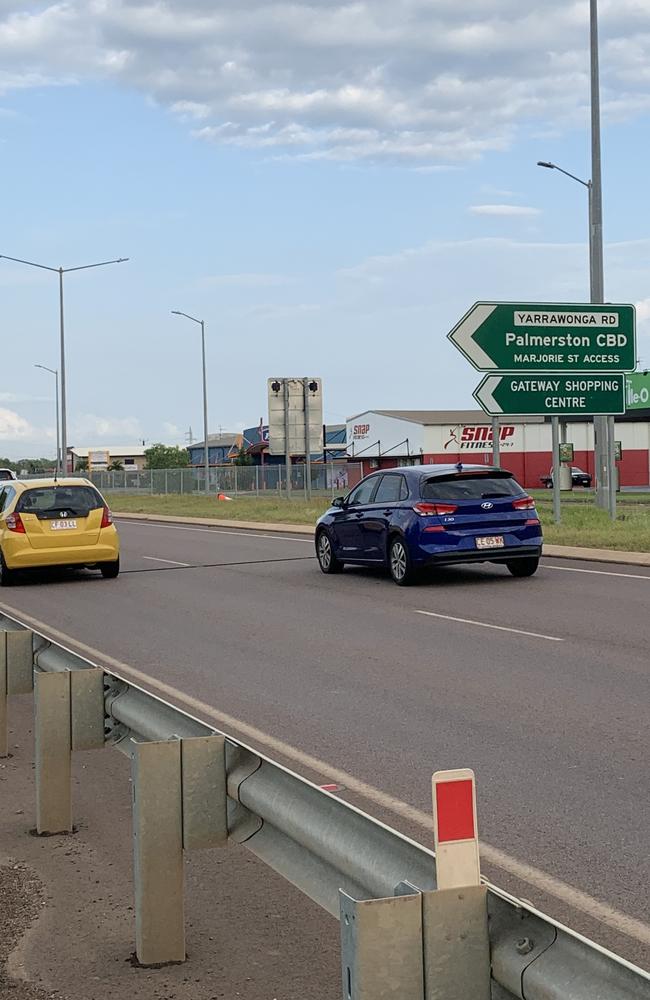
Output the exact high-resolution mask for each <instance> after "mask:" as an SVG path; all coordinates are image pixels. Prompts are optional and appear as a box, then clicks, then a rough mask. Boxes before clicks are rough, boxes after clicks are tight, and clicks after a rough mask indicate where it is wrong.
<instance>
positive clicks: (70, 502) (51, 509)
mask: <svg viewBox="0 0 650 1000" xmlns="http://www.w3.org/2000/svg"><path fill="white" fill-rule="evenodd" d="M103 506H104V501H103V500H102V498H101V496H100V495H99V493H98V492H97V490H94V489H93V488H92V486H38V487H35V488H34V489H32V490H25V492H24V493H23V494H22V496H21V498H20V500H19V501H18V504H17V505H16V510H17V512H19V513H21V514H36V516H37V517H39V518H49V517H87V516H88V514H89V513H90V511H91V510H97V508H98V507H103ZM63 511H65V513H63Z"/></svg>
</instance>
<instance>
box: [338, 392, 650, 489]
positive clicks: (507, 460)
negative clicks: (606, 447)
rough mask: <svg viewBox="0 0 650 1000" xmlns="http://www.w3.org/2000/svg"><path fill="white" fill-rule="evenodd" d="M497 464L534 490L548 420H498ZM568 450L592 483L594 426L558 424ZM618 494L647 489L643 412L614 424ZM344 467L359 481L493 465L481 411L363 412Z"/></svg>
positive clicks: (544, 469)
mask: <svg viewBox="0 0 650 1000" xmlns="http://www.w3.org/2000/svg"><path fill="white" fill-rule="evenodd" d="M499 424H500V426H499V447H500V464H501V466H502V467H503V468H505V469H508V470H509V471H510V472H512V473H513V474H514V475H515V476H516V477H517V479H518V480H519V481H520V482H521V483H522V485H523V486H525V487H526V488H527V489H534V488H536V487H537V488H538V487H539V486H540V485H541V482H540V480H541V477H542V476H547V475H548V473H549V471H550V469H551V466H552V464H553V463H552V457H551V423H550V419H549V418H547V417H506V416H504V417H501V418H500V420H499ZM561 426H562V429H563V434H564V436H565V440H566V441H568V442H571V443H572V444H573V446H574V461H573V465H575V466H577V467H578V468H581V469H583V470H584V471H585V472H589V473H590V474H591V475H594V454H593V449H594V434H593V423H592V422H591V421H587V420H585V419H583V418H579V419H571V420H569V419H567V420H566V421H563V422H562V425H561ZM616 440H617V441H619V442H620V444H621V455H622V457H621V460H620V461H619V462H617V466H618V469H619V476H620V484H621V486H647V485H648V484H649V483H650V409H645V408H639V409H634V408H633V409H630V410H628V412H627V413H626V414H625V416H621V417H617V418H616ZM347 449H348V460H349V461H353V462H362V463H363V469H364V473H368V472H370V471H372V470H373V469H378V468H391V467H394V466H399V465H415V464H432V463H439V462H442V463H447V462H449V463H452V464H455V463H457V462H463V463H464V464H483V463H485V464H486V465H491V464H492V422H491V418H490V417H488V416H486V414H485V413H483V411H482V410H366V411H364V412H363V413H358V414H357V415H356V416H354V417H350V418H349V419H348V421H347Z"/></svg>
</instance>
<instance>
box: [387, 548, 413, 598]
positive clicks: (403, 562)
mask: <svg viewBox="0 0 650 1000" xmlns="http://www.w3.org/2000/svg"><path fill="white" fill-rule="evenodd" d="M388 568H389V570H390V575H391V577H392V578H393V582H394V583H396V584H397V586H398V587H408V586H409V584H411V583H413V581H414V580H415V570H414V569H413V566H412V564H411V557H410V556H409V551H408V546H407V544H406V542H405V541H404V539H403V538H402V537H401V536H400V535H396V536H395V537H394V538H391V540H390V544H389V546H388Z"/></svg>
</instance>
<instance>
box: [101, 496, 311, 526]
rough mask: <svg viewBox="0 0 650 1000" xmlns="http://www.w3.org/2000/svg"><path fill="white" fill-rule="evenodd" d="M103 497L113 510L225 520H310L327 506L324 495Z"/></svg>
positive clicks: (303, 521)
mask: <svg viewBox="0 0 650 1000" xmlns="http://www.w3.org/2000/svg"><path fill="white" fill-rule="evenodd" d="M106 499H107V500H108V504H109V506H110V507H111V508H112V509H113V510H118V511H122V512H123V513H125V514H127V513H128V514H167V515H169V516H170V517H214V518H221V519H225V520H227V521H274V522H277V523H279V524H314V523H315V521H316V520H317V518H319V517H320V515H321V514H322V513H323V511H325V510H327V508H328V507H329V504H330V501H329V498H327V497H314V498H313V499H312V500H311V501H305V500H283V499H281V498H279V497H269V498H268V499H263V498H259V499H258V498H257V497H236V498H235V499H233V501H232V503H230V502H228V501H227V500H217V499H216V498H215V497H214V496H212V497H206V496H201V495H200V494H195V493H190V494H185V495H183V496H181V495H179V494H171V493H170V494H169V495H167V496H165V495H160V496H157V495H155V494H154V495H153V496H151V495H150V494H145V495H144V496H141V495H139V494H133V493H107V494H106Z"/></svg>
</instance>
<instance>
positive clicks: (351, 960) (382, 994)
mask: <svg viewBox="0 0 650 1000" xmlns="http://www.w3.org/2000/svg"><path fill="white" fill-rule="evenodd" d="M433 803H434V807H433V808H434V831H435V843H436V873H437V882H438V889H436V890H433V891H428V892H420V891H419V890H418V889H417V888H416V887H415V886H413V885H411V884H410V883H409V882H402V883H400V884H399V885H397V886H396V887H395V896H394V897H393V898H387V899H369V900H355V899H353V898H352V897H351V896H348V895H347V893H345V892H341V893H340V905H341V962H342V973H343V974H342V987H343V996H344V998H345V1000H490V997H491V990H490V940H489V936H488V910H487V887H486V886H484V885H481V883H480V871H479V864H478V830H477V824H476V791H475V780H474V774H473V772H472V771H469V770H467V769H463V770H455V771H438V772H436V774H434V776H433Z"/></svg>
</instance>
